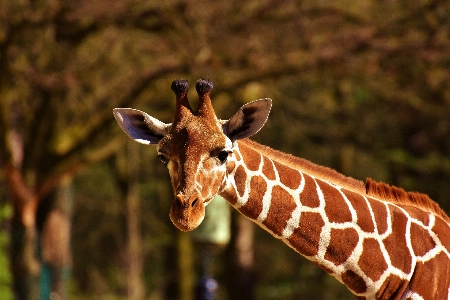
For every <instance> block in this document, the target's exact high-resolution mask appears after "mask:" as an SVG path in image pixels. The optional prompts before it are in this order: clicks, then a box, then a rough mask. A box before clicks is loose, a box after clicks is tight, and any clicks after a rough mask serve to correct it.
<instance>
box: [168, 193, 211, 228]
mask: <svg viewBox="0 0 450 300" xmlns="http://www.w3.org/2000/svg"><path fill="white" fill-rule="evenodd" d="M204 217H205V206H204V204H203V202H202V201H200V199H199V197H198V195H195V194H194V195H189V196H185V195H183V194H181V193H178V194H177V195H176V197H175V199H174V201H173V202H172V206H171V207H170V220H171V221H172V223H173V224H174V225H175V226H176V227H177V228H178V229H180V230H182V231H191V230H193V229H195V228H197V227H198V226H199V225H200V224H201V222H202V221H203V218H204Z"/></svg>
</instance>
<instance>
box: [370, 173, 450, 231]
mask: <svg viewBox="0 0 450 300" xmlns="http://www.w3.org/2000/svg"><path fill="white" fill-rule="evenodd" d="M366 194H367V195H368V196H370V197H375V198H379V199H381V200H386V201H390V202H393V203H396V204H403V205H412V206H415V207H417V208H419V209H422V210H425V211H428V212H431V213H433V214H435V215H437V216H439V217H441V218H442V219H444V220H445V221H447V222H450V218H449V217H448V216H447V214H446V213H445V212H444V211H443V210H442V208H441V207H440V206H439V204H437V203H436V202H434V201H433V200H432V199H431V198H430V197H429V196H428V195H426V194H422V193H418V192H406V191H405V190H404V189H402V188H399V187H396V186H391V185H389V184H387V183H384V182H376V181H375V180H373V179H371V178H367V179H366Z"/></svg>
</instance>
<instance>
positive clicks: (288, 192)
mask: <svg viewBox="0 0 450 300" xmlns="http://www.w3.org/2000/svg"><path fill="white" fill-rule="evenodd" d="M235 148H236V150H235V160H233V161H230V162H229V163H228V170H227V172H228V179H227V181H226V183H225V187H224V189H223V191H222V193H221V195H222V196H223V197H224V198H225V199H227V200H228V201H229V202H230V203H231V204H232V205H233V206H234V207H235V208H236V209H238V210H239V211H240V212H241V213H242V214H244V215H245V216H247V217H248V218H250V219H252V220H253V221H254V222H255V223H257V224H258V225H259V226H261V227H262V228H264V229H265V230H267V231H268V232H270V233H271V234H272V235H273V236H275V237H276V238H278V239H281V240H282V241H283V242H284V243H286V244H287V245H289V246H290V247H292V248H293V249H294V250H296V251H297V252H299V253H300V254H302V255H303V256H305V257H306V258H307V259H309V260H311V261H313V262H314V263H316V264H317V265H319V266H320V267H321V268H323V269H324V270H325V271H327V272H328V273H330V274H331V275H332V276H334V277H335V278H336V279H338V280H339V281H341V282H342V283H344V284H345V285H347V287H348V288H349V289H350V290H351V291H352V292H353V293H355V294H356V295H358V296H361V297H363V298H367V299H373V298H377V299H388V298H389V299H397V297H398V298H399V299H403V298H406V296H405V295H412V296H414V295H416V294H414V293H415V291H414V290H413V289H412V286H411V284H410V283H411V282H412V281H413V279H414V276H413V275H414V274H416V275H417V267H418V266H419V267H420V268H419V269H420V270H426V269H428V268H431V269H432V267H433V266H434V264H435V262H434V260H433V259H434V258H436V257H437V258H438V260H440V262H439V263H440V264H441V265H442V266H441V267H440V268H443V271H442V272H444V273H445V272H446V273H445V274H446V279H445V280H446V281H445V283H444V284H441V287H442V286H443V288H442V290H443V292H442V293H441V295H444V292H445V293H446V294H445V295H447V294H448V293H449V288H450V254H449V250H450V227H449V224H448V223H446V222H445V221H443V220H442V219H441V218H440V217H436V216H435V215H433V214H432V213H429V212H425V211H421V210H419V209H417V208H410V207H407V206H403V207H402V206H400V205H396V204H394V203H389V202H386V201H381V200H380V199H373V198H369V197H367V195H366V194H365V188H364V184H363V183H362V182H361V181H357V180H354V179H351V178H348V177H345V176H343V175H341V174H339V173H337V172H335V171H333V170H330V169H328V168H324V167H320V166H316V165H314V164H312V163H309V162H306V161H304V160H301V159H297V158H294V157H291V156H288V155H286V154H283V153H281V152H278V151H275V150H272V149H270V148H267V147H265V146H262V145H259V144H257V143H255V142H251V141H249V140H241V141H239V142H238V143H237V145H236V147H235ZM408 210H410V211H411V212H408ZM408 235H409V236H408ZM424 237H427V238H425V239H424ZM418 285H419V284H416V286H418ZM408 293H409V294H408ZM418 295H419V294H417V296H418ZM412 296H411V298H412V299H422V298H423V297H422V298H413V297H412ZM434 296H435V295H433V297H434ZM423 299H427V298H423ZM430 299H434V298H430ZM442 299H444V298H442ZM445 299H447V296H446V297H445Z"/></svg>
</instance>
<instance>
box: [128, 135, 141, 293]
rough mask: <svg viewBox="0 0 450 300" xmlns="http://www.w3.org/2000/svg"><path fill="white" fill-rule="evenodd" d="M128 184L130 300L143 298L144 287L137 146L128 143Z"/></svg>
mask: <svg viewBox="0 0 450 300" xmlns="http://www.w3.org/2000/svg"><path fill="white" fill-rule="evenodd" d="M127 157H128V159H127V162H128V176H127V178H128V183H127V193H126V196H125V197H126V214H127V216H126V219H127V232H128V241H127V295H128V299H130V300H140V299H143V298H144V297H145V285H144V283H143V281H142V265H143V257H142V239H141V232H140V230H139V228H140V226H139V220H140V214H139V211H140V208H139V202H140V195H139V164H140V158H139V144H138V143H136V142H134V141H131V140H130V141H129V142H128V155H127Z"/></svg>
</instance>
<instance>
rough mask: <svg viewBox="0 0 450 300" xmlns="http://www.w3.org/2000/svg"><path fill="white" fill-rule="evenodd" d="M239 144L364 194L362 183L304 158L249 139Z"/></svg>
mask: <svg viewBox="0 0 450 300" xmlns="http://www.w3.org/2000/svg"><path fill="white" fill-rule="evenodd" d="M239 143H240V144H241V143H242V144H244V145H245V146H247V147H250V148H252V149H254V150H257V151H258V152H260V153H262V154H264V155H266V156H267V157H268V158H270V159H272V160H273V161H277V162H280V163H282V164H284V165H287V166H290V167H293V168H295V169H298V170H300V171H303V172H305V173H306V174H308V175H311V176H313V177H316V178H319V179H322V180H325V181H327V182H330V183H332V184H335V185H337V186H340V187H343V188H345V189H347V190H350V191H353V192H356V193H358V194H364V193H365V187H364V182H363V181H361V180H357V179H354V178H351V177H347V176H345V175H343V174H341V173H339V172H337V171H336V170H333V169H331V168H328V167H324V166H320V165H317V164H315V163H313V162H310V161H308V160H306V159H304V158H300V157H296V156H293V155H290V154H287V153H284V152H282V151H279V150H274V149H272V148H270V147H267V146H264V145H261V144H258V143H256V142H254V141H252V140H249V139H244V140H240V141H239Z"/></svg>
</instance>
